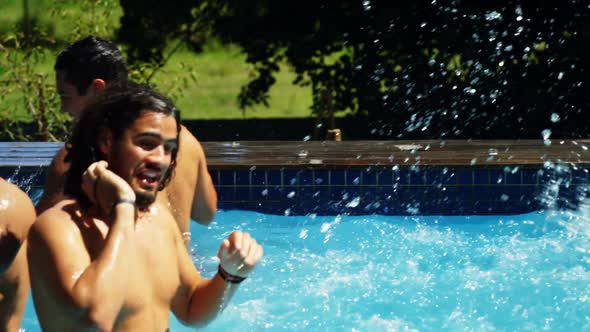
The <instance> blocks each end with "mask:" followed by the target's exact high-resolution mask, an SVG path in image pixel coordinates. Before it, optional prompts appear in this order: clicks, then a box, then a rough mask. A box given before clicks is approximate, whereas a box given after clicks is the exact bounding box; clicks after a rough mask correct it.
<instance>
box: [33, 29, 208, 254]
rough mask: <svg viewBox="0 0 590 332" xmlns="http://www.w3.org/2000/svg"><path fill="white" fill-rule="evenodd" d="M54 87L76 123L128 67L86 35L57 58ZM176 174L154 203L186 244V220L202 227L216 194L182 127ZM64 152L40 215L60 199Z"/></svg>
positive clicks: (113, 49)
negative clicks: (171, 219)
mask: <svg viewBox="0 0 590 332" xmlns="http://www.w3.org/2000/svg"><path fill="white" fill-rule="evenodd" d="M55 73H56V84H57V89H58V92H59V95H60V99H61V106H62V110H63V111H65V112H68V113H70V114H71V115H72V116H73V117H74V118H76V119H77V118H79V117H80V116H81V115H82V114H83V113H84V109H85V107H86V105H87V104H88V103H89V102H90V101H91V100H92V98H93V97H94V96H95V95H96V94H97V93H99V92H100V91H101V90H103V89H104V88H105V87H106V86H108V85H111V84H117V85H125V84H127V74H128V70H127V64H126V62H125V59H124V58H123V55H122V54H121V52H120V51H119V49H118V48H117V46H116V45H115V44H114V43H112V42H110V41H107V40H104V39H101V38H98V37H94V36H88V37H86V38H83V39H80V40H78V41H76V42H74V43H73V44H71V45H70V46H68V47H67V48H66V49H64V50H63V51H62V52H61V53H60V54H59V56H58V57H57V60H56V63H55ZM179 139H180V142H181V144H180V149H179V151H178V162H177V167H176V172H175V175H174V177H173V178H172V180H171V182H170V184H169V186H168V187H167V188H166V190H165V194H163V195H158V200H160V201H162V203H164V204H165V205H166V206H169V207H170V209H171V211H172V214H173V216H174V218H175V219H176V222H177V224H178V226H179V228H180V231H181V233H182V234H183V237H184V241H185V243H187V244H188V243H189V242H190V235H191V233H190V220H191V219H193V220H196V221H197V222H199V223H200V224H203V225H206V224H208V223H210V222H211V220H213V218H214V216H215V214H216V212H217V193H216V191H215V187H214V186H213V181H212V180H211V176H210V174H209V171H208V169H207V161H206V158H205V153H204V151H203V148H202V146H201V144H200V143H199V141H198V140H197V139H196V138H195V137H194V136H193V135H192V134H191V133H190V132H189V130H188V129H187V128H186V127H184V126H181V130H180V138H179ZM65 155H66V148H65V147H64V148H62V149H61V150H60V151H59V152H58V153H57V154H56V156H55V157H54V159H53V161H52V163H51V165H50V167H49V170H48V176H47V181H46V184H45V189H44V193H43V196H42V198H41V200H40V201H39V203H38V204H37V213H39V214H40V213H42V212H43V211H45V210H46V209H47V208H49V207H51V206H52V205H54V204H55V203H56V202H58V201H59V200H60V199H61V198H63V183H64V178H65V176H64V175H65V173H66V171H67V169H68V167H69V164H68V163H66V162H65V161H64V157H65Z"/></svg>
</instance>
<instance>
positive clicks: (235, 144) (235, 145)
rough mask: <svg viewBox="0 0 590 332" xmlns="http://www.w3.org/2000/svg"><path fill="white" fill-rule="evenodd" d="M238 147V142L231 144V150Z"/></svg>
mask: <svg viewBox="0 0 590 332" xmlns="http://www.w3.org/2000/svg"><path fill="white" fill-rule="evenodd" d="M238 146H240V142H231V147H232V148H237V147H238Z"/></svg>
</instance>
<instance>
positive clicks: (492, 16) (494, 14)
mask: <svg viewBox="0 0 590 332" xmlns="http://www.w3.org/2000/svg"><path fill="white" fill-rule="evenodd" d="M501 19H502V14H500V13H498V12H497V11H495V10H494V11H491V12H488V13H486V20H487V21H493V20H501Z"/></svg>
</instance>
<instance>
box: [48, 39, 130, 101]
mask: <svg viewBox="0 0 590 332" xmlns="http://www.w3.org/2000/svg"><path fill="white" fill-rule="evenodd" d="M54 69H55V70H56V71H57V70H61V71H63V72H64V73H65V80H66V81H67V82H68V83H70V84H72V85H74V86H75V87H76V88H77V89H78V93H79V94H80V95H85V94H86V92H87V91H88V87H89V86H90V83H92V81H93V80H95V79H97V78H100V79H103V80H104V81H105V82H107V83H109V84H110V83H118V84H125V83H126V82H127V70H128V69H127V63H126V62H125V58H124V57H123V54H121V51H119V49H118V48H117V45H115V43H113V42H111V41H108V40H106V39H102V38H99V37H95V36H88V37H85V38H83V39H80V40H78V41H76V42H74V43H73V44H71V45H69V46H68V47H66V48H65V49H64V50H63V51H62V52H61V53H60V54H59V55H58V56H57V60H56V61H55V66H54Z"/></svg>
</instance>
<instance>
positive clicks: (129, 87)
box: [64, 83, 180, 206]
mask: <svg viewBox="0 0 590 332" xmlns="http://www.w3.org/2000/svg"><path fill="white" fill-rule="evenodd" d="M146 111H150V112H154V111H155V112H159V113H163V114H165V115H167V116H173V117H174V119H175V120H176V139H178V138H179V134H180V110H178V109H177V108H176V107H175V106H174V104H173V103H172V101H171V100H170V99H168V98H166V97H164V96H163V95H161V94H159V93H158V92H156V91H154V90H153V89H152V88H150V87H148V86H146V85H142V84H137V83H126V84H119V85H109V87H107V88H106V89H104V90H103V91H102V92H101V93H100V94H99V95H97V96H96V97H95V98H94V99H93V101H92V102H91V103H90V104H89V105H88V106H87V107H86V109H85V110H84V112H83V113H82V116H81V117H80V119H78V121H77V122H76V123H75V124H74V128H73V132H72V136H71V138H70V139H69V141H68V142H67V144H66V149H67V155H66V159H65V161H66V162H69V163H70V168H69V170H68V172H67V174H66V180H65V184H64V193H65V194H66V195H69V196H71V197H73V198H75V199H77V200H78V202H79V203H80V204H81V205H82V206H88V205H89V204H90V201H89V199H88V197H87V196H86V194H85V193H84V191H83V190H82V174H83V173H84V171H86V169H87V168H88V166H90V165H91V164H92V163H94V162H96V161H99V160H103V159H105V156H104V155H102V153H101V150H100V149H99V146H98V135H99V132H100V130H101V128H108V129H110V130H111V132H112V133H113V140H114V141H118V140H120V139H121V137H122V136H123V133H124V132H125V130H126V129H128V128H129V127H130V126H131V125H132V124H133V123H134V122H135V120H137V118H139V116H140V115H141V114H142V113H143V112H146ZM177 153H178V148H176V149H173V150H172V151H171V155H172V156H171V157H172V161H171V163H170V167H168V170H167V171H166V174H164V177H163V180H162V182H161V183H160V185H159V186H158V190H160V191H161V190H162V189H164V188H165V187H166V185H168V183H169V182H170V179H171V177H172V174H173V173H174V170H175V168H176V155H177Z"/></svg>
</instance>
